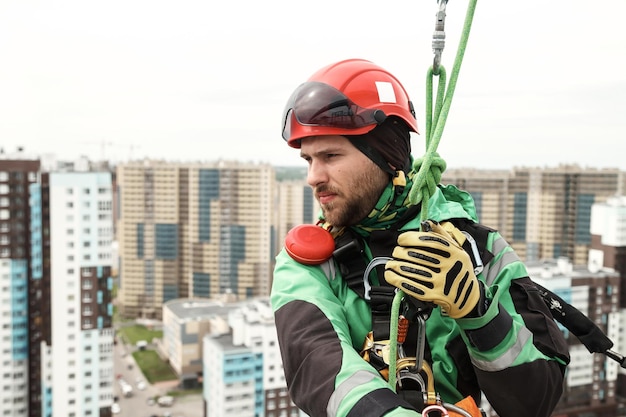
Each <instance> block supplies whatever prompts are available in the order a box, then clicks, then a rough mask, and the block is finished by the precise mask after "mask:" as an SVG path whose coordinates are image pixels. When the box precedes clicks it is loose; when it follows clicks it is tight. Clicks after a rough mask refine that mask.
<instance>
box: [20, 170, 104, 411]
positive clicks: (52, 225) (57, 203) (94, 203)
mask: <svg viewBox="0 0 626 417" xmlns="http://www.w3.org/2000/svg"><path fill="white" fill-rule="evenodd" d="M111 184H112V183H111V174H110V173H108V172H107V173H103V172H101V173H96V172H80V173H77V172H64V173H60V172H56V173H49V174H42V181H41V184H38V185H35V186H31V188H32V190H31V191H32V194H33V195H34V196H35V198H33V200H32V203H31V205H33V206H37V205H39V209H34V211H36V212H38V213H40V215H41V213H45V212H47V213H48V214H47V215H43V216H42V218H41V219H39V224H38V226H37V228H38V229H39V230H40V231H41V236H40V238H39V239H33V242H38V244H40V245H42V247H43V250H42V248H34V249H33V253H34V254H38V257H40V258H39V259H34V261H33V263H34V264H38V265H39V268H40V270H37V268H36V269H35V274H36V275H37V274H38V275H40V276H41V277H42V279H44V280H48V281H49V286H50V292H49V295H50V300H44V303H49V305H50V306H51V307H50V316H49V317H42V321H43V325H42V328H43V329H44V332H45V333H49V335H50V337H49V338H48V339H47V340H43V341H42V346H41V350H40V352H41V367H42V369H41V375H42V382H41V384H42V415H43V416H51V415H54V416H67V417H89V416H93V417H96V416H99V415H101V413H103V412H106V409H110V407H111V404H112V403H113V380H114V375H113V336H114V332H113V327H112V313H113V311H112V304H111V302H110V300H111V289H112V278H111V265H112V256H111V243H112V240H113V217H112V200H113V199H112V189H111V188H112V186H111ZM41 195H47V199H44V198H41ZM36 196H39V198H37V197H36ZM46 201H47V202H48V204H49V205H48V207H47V208H46V207H45V206H46ZM36 244H37V243H36ZM46 248H49V252H47V251H46ZM42 260H43V262H42ZM41 265H43V266H41Z"/></svg>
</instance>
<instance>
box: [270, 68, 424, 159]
mask: <svg viewBox="0 0 626 417" xmlns="http://www.w3.org/2000/svg"><path fill="white" fill-rule="evenodd" d="M389 116H396V117H399V118H400V119H402V120H404V122H405V123H406V124H407V126H408V127H409V129H410V130H411V131H413V132H417V131H418V130H417V121H416V119H415V110H414V109H413V103H411V100H410V99H409V96H408V94H407V92H406V90H405V89H404V87H403V86H402V84H400V81H398V80H397V79H396V77H394V76H393V75H391V74H390V73H389V72H387V71H386V70H384V69H383V68H381V67H379V66H378V65H376V64H374V63H372V62H370V61H366V60H363V59H348V60H345V61H340V62H337V63H335V64H331V65H328V66H326V67H324V68H322V69H320V70H319V71H317V72H316V73H315V74H313V75H312V76H311V78H309V79H308V81H307V82H305V83H304V84H301V85H300V86H299V87H298V88H297V89H296V90H295V91H294V92H293V94H292V95H291V97H290V98H289V100H288V101H287V105H286V106H285V111H284V112H283V118H282V134H283V139H285V140H286V141H287V143H288V144H289V146H291V147H294V148H299V147H300V139H302V138H304V137H307V136H325V135H363V134H365V133H367V132H369V131H370V130H372V129H374V127H376V126H377V125H378V124H380V123H382V122H383V121H384V120H385V119H386V118H387V117H389Z"/></svg>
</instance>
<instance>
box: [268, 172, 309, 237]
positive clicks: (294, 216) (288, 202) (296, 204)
mask: <svg viewBox="0 0 626 417" xmlns="http://www.w3.org/2000/svg"><path fill="white" fill-rule="evenodd" d="M319 210H320V207H319V203H318V202H317V200H316V199H315V197H314V196H313V189H312V188H311V187H310V186H309V185H308V184H307V183H306V182H305V181H304V180H289V181H279V182H278V207H277V210H276V211H275V212H276V215H277V216H276V219H275V222H276V225H277V230H278V243H277V246H278V249H280V248H281V247H282V245H283V240H284V238H285V236H286V235H287V232H289V230H291V229H292V228H293V227H295V226H298V225H300V224H311V223H312V224H315V223H316V222H317V218H318V215H319Z"/></svg>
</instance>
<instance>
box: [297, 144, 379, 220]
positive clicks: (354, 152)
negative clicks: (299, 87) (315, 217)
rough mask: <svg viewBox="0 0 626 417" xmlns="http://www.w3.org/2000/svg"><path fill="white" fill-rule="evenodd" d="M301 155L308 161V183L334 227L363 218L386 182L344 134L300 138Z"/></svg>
mask: <svg viewBox="0 0 626 417" xmlns="http://www.w3.org/2000/svg"><path fill="white" fill-rule="evenodd" d="M300 155H301V156H302V158H303V159H304V160H306V161H307V162H308V164H309V171H308V175H307V182H308V184H309V185H310V186H311V187H312V188H313V192H314V194H315V198H316V199H317V201H319V203H320V206H321V208H322V211H323V213H324V217H325V218H326V220H327V221H328V222H329V223H330V224H332V225H333V226H337V227H342V226H351V225H354V224H357V223H358V222H359V221H360V220H361V219H363V218H365V217H366V216H367V215H368V214H369V213H370V212H371V211H372V209H373V208H374V206H375V205H376V202H377V201H378V199H379V198H380V195H381V193H382V192H383V190H384V189H385V187H386V186H387V184H388V182H389V175H388V174H387V173H385V172H384V171H383V170H382V169H380V168H379V167H378V166H377V165H376V164H374V162H372V161H371V160H370V159H369V158H368V157H367V156H365V155H364V154H363V153H362V152H361V151H359V150H358V149H357V148H355V147H354V145H352V144H351V143H350V141H349V140H348V139H346V138H345V137H344V136H313V137H309V138H305V139H302V141H301V148H300Z"/></svg>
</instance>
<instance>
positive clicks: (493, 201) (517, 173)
mask: <svg viewBox="0 0 626 417" xmlns="http://www.w3.org/2000/svg"><path fill="white" fill-rule="evenodd" d="M442 183H451V184H455V185H457V186H458V187H459V188H462V189H464V190H466V191H468V192H469V193H470V194H472V196H473V197H474V199H475V201H476V207H477V213H478V216H479V219H480V221H481V222H482V223H484V224H486V225H488V226H491V227H494V228H496V229H498V230H499V231H500V232H501V233H502V235H503V236H504V237H505V238H506V239H507V241H508V242H509V243H510V244H511V245H512V246H513V248H514V249H515V250H516V251H517V252H518V254H519V255H520V257H521V258H522V259H524V260H528V261H534V260H541V259H556V258H559V257H567V258H568V259H570V260H571V261H572V263H573V264H574V265H586V264H587V257H588V252H589V248H590V247H591V234H590V232H589V225H590V216H591V206H592V205H593V204H594V203H601V202H604V201H606V200H607V199H608V198H610V197H612V196H614V195H619V194H620V193H622V192H624V191H625V190H626V175H625V173H624V172H622V171H619V170H617V169H588V168H580V167H578V166H570V165H563V166H559V167H556V168H514V169H512V170H510V171H494V170H477V169H452V170H447V171H445V172H444V173H443V177H442Z"/></svg>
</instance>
